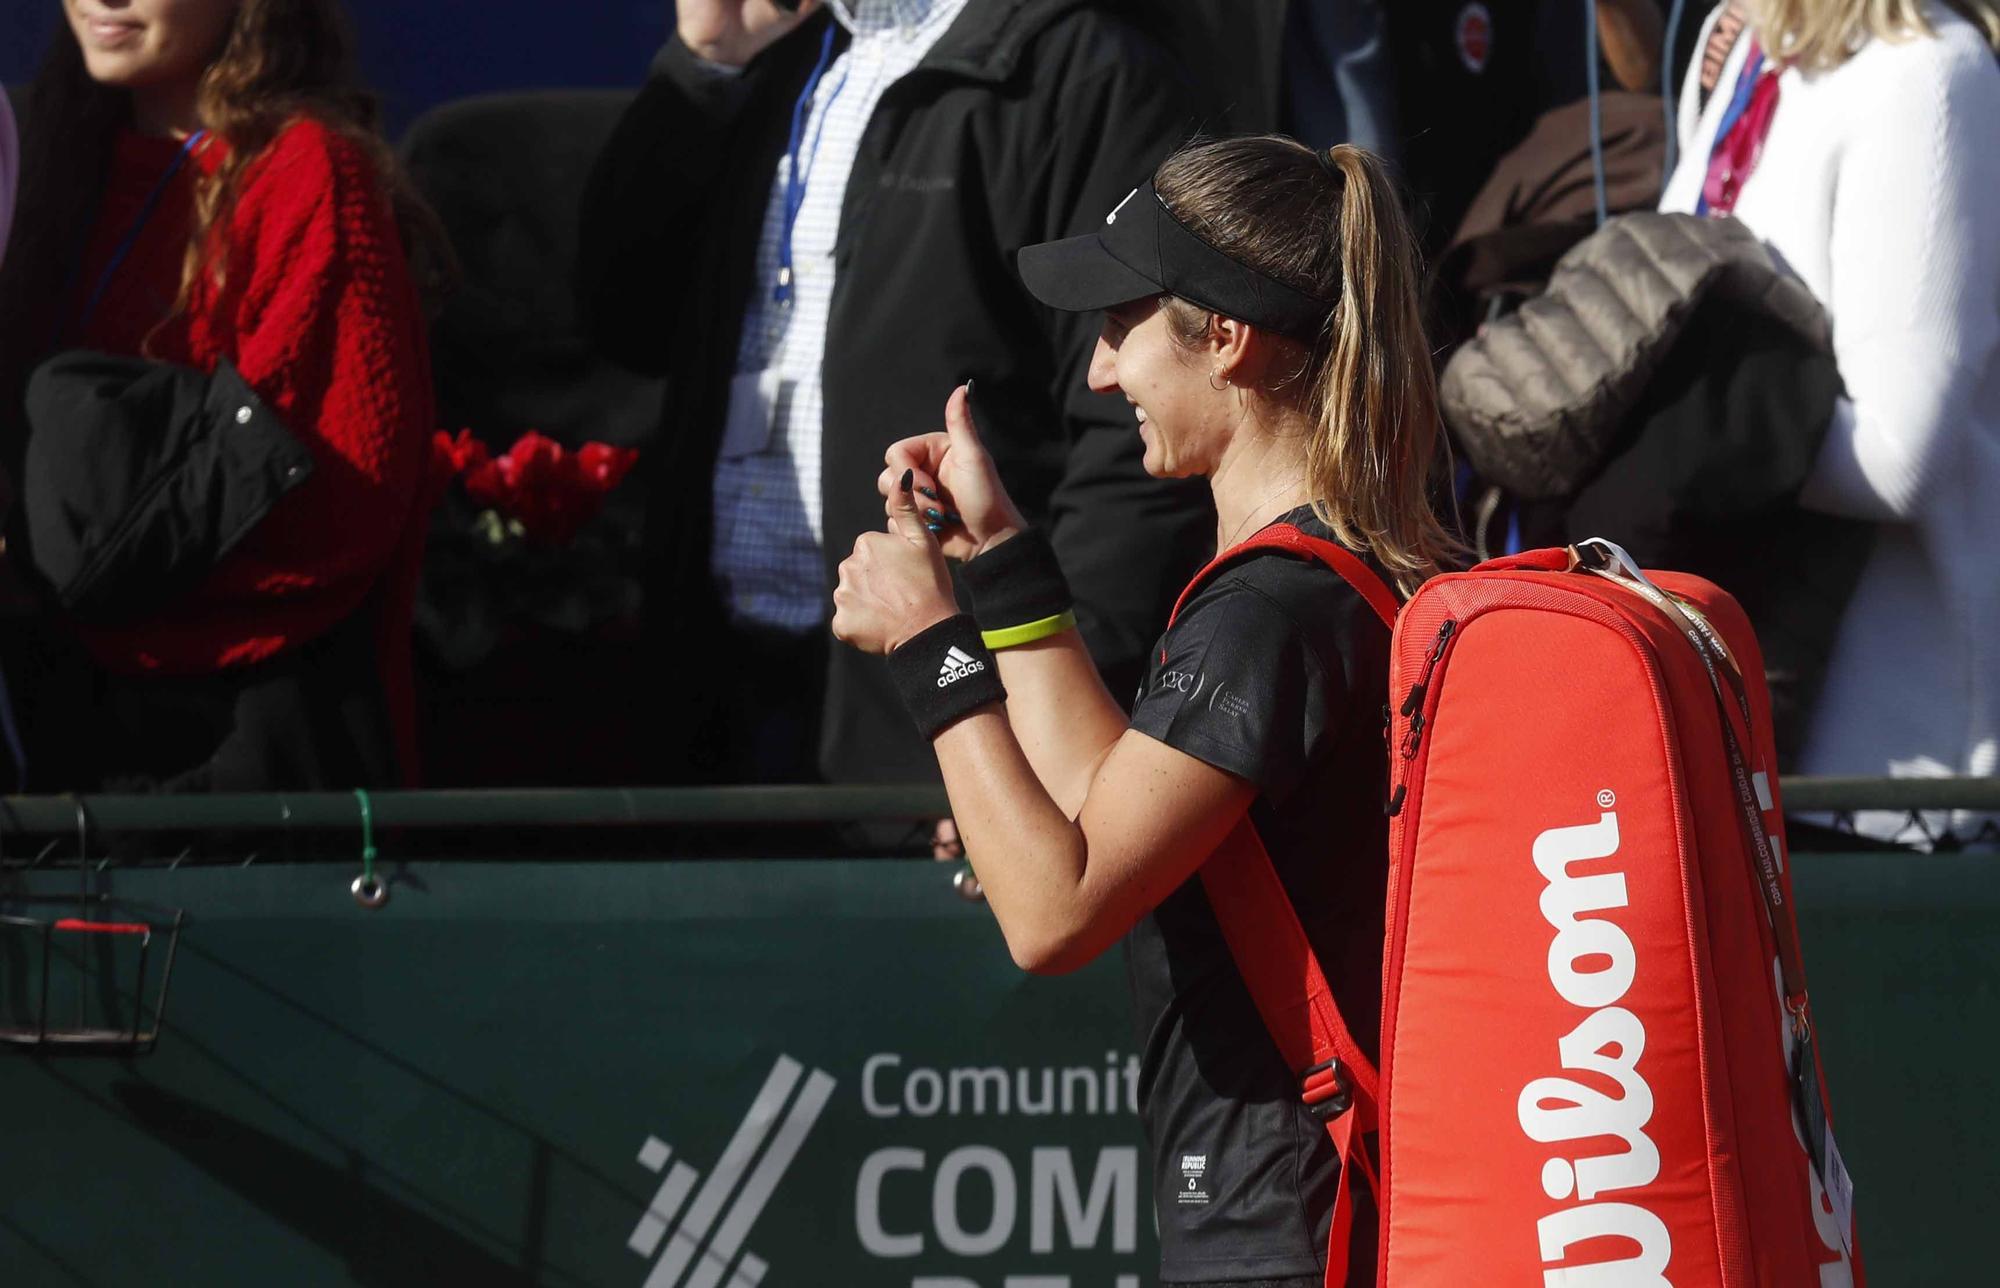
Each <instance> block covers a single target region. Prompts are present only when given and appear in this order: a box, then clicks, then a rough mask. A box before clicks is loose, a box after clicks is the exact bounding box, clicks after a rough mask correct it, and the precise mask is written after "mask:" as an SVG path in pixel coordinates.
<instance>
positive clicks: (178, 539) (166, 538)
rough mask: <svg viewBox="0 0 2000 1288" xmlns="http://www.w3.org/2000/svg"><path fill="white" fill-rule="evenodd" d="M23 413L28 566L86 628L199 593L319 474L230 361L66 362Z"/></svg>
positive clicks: (49, 368)
mask: <svg viewBox="0 0 2000 1288" xmlns="http://www.w3.org/2000/svg"><path fill="white" fill-rule="evenodd" d="M27 412H28V423H29V425H30V427H31V436H30V438H29V440H28V451H27V461H26V466H25V468H24V471H23V477H22V483H23V487H22V494H23V500H24V505H25V510H26V514H27V520H28V537H29V541H30V543H31V549H32V551H33V561H34V565H35V568H36V570H37V571H38V572H40V573H41V575H42V576H43V577H44V578H46V579H47V581H48V583H49V586H50V588H51V589H52V590H53V591H54V593H55V596H56V598H57V600H58V602H60V603H61V605H62V607H63V609H64V610H65V611H66V612H68V613H69V614H70V615H71V616H72V617H75V618H76V619H77V620H79V621H85V622H92V623H120V622H131V621H137V620H140V619H142V618H145V617H146V616H148V615H149V614H151V613H152V612H154V611H155V610H157V609H159V608H160V607H161V606H163V605H165V604H168V603H170V602H172V600H174V599H175V598H176V597H178V596H180V595H182V594H185V593H187V592H188V591H191V590H193V589H194V588H195V587H196V586H198V585H200V584H201V582H202V580H203V579H204V578H205V577H207V575H208V573H209V571H210V570H211V569H213V568H214V567H215V565H216V564H218V563H220V562H221V560H222V557H223V556H224V555H226V554H228V553H229V552H230V551H231V550H232V549H234V548H235V546H236V543H237V542H239V541H241V540H242V539H243V537H244V536H245V535H246V534H248V533H249V531H250V530H251V529H252V528H254V527H255V526H256V525H257V523H258V522H259V521H261V520H262V519H263V518H264V516H265V515H266V514H269V513H270V511H271V507H272V506H274V505H276V504H277V503H278V501H279V499H280V498H282V497H283V496H284V495H285V494H286V493H287V492H289V491H291V490H292V489H293V488H295V487H297V486H298V485H299V484H301V483H304V482H305V481H306V480H307V479H308V478H309V477H311V475H312V468H313V463H312V454H311V453H310V452H308V451H307V450H306V448H305V446H304V444H302V443H300V442H299V440H298V439H297V438H295V437H293V435H292V432H291V431H290V430H289V429H287V428H285V426H284V424H283V423H282V422H280V421H279V420H278V418H277V417H276V416H275V415H273V414H272V413H271V411H270V409H269V408H267V407H266V406H265V405H264V403H263V400H262V399H260V398H258V397H257V395H256V393H255V392H254V391H253V390H252V389H251V388H250V386H249V385H247V384H245V383H244V381H243V378H242V377H241V376H239V375H238V374H237V373H236V368H235V367H234V366H232V365H231V364H230V363H229V361H228V360H227V359H224V360H223V361H221V362H219V363H218V364H217V365H216V368H215V373H214V374H213V375H204V374H202V373H201V372H199V371H194V370H191V369H190V368H187V367H177V366H171V365H169V364H166V363H160V362H148V361H146V360H145V359H143V358H120V357H113V356H111V355H109V354H103V353H90V352H85V351H82V350H77V351H73V352H69V353H61V354H57V355H56V356H55V357H53V358H51V359H49V360H48V361H47V362H45V363H43V364H42V365H41V366H40V367H38V368H37V369H36V370H35V373H34V375H33V377H32V378H31V379H30V381H29V383H28V398H27Z"/></svg>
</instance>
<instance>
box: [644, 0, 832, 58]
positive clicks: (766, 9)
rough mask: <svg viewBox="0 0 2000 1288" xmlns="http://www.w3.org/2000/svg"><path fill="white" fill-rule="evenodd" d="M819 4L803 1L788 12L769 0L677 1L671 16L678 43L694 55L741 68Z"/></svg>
mask: <svg viewBox="0 0 2000 1288" xmlns="http://www.w3.org/2000/svg"><path fill="white" fill-rule="evenodd" d="M819 6H820V0H803V3H801V4H800V5H799V8H798V12H797V13H788V12H786V11H785V10H783V9H781V8H779V7H778V6H777V5H776V4H773V3H772V0H678V3H676V4H675V5H674V18H675V23H676V26H677V27H678V28H679V30H680V37H681V43H682V44H683V45H686V46H687V47H688V49H689V51H690V52H692V53H693V54H694V55H695V56H696V57H698V58H706V59H707V60H708V61H709V62H711V63H720V64H722V65H723V66H724V67H742V66H743V65H745V64H746V63H748V62H749V61H750V60H751V59H753V58H755V57H756V56H757V55H759V54H761V53H763V52H764V51H765V50H766V49H769V48H770V47H771V46H772V45H775V44H777V43H778V41H779V40H781V39H782V38H783V37H784V36H785V34H786V33H787V32H790V31H791V30H792V29H793V28H795V27H797V26H798V25H799V24H800V23H802V22H804V21H805V20H806V19H807V18H810V17H812V15H813V11H814V10H816V9H818V8H819Z"/></svg>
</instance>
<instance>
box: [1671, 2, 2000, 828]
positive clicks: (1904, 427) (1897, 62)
mask: <svg viewBox="0 0 2000 1288" xmlns="http://www.w3.org/2000/svg"><path fill="white" fill-rule="evenodd" d="M1717 12H1718V13H1720V12H1721V10H1720V9H1718V10H1717ZM1930 17H1931V21H1932V24H1933V25H1934V27H1935V28H1936V31H1937V38H1936V39H1928V38H1921V37H1919V38H1916V39H1911V40H1907V41H1903V42H1899V43H1891V42H1888V41H1882V40H1875V41H1871V42H1869V43H1868V44H1867V45H1866V46H1864V47H1863V48H1862V49H1861V50H1860V51H1859V52H1858V53H1856V54H1855V55H1854V56H1853V57H1851V58H1849V59H1848V60H1847V61H1846V62H1845V63H1843V64H1841V65H1840V66H1839V67H1837V68H1835V69H1833V70H1831V71H1826V72H1819V73H1812V74H1807V73H1802V72H1799V71H1798V70H1796V69H1787V70H1786V71H1784V72H1783V73H1782V77H1783V78H1782V80H1781V82H1780V85H1779V102H1778V108H1777V112H1776V114H1775V116H1774V117H1773V119H1772V122H1771V128H1770V134H1769V136H1768V138H1767V139H1766V141H1765V145H1764V153H1763V158H1762V160H1761V161H1760V162H1759V164H1758V166H1757V168H1756V170H1755V171H1754V172H1753V173H1752V174H1751V176H1750V178H1749V179H1748V180H1747V181H1746V182H1745V183H1744V184H1743V187H1742V191H1741V195H1740V197H1739V198H1738V200H1737V204H1736V211H1735V213H1736V215H1737V217H1738V218H1740V219H1741V220H1742V221H1743V222H1744V223H1745V224H1747V225H1749V227H1750V228H1751V229H1752V230H1753V231H1754V232H1756V233H1757V234H1758V236H1760V237H1762V238H1763V239H1764V241H1765V242H1767V243H1768V244H1769V245H1770V246H1771V247H1772V248H1773V249H1775V250H1776V251H1777V252H1778V255H1779V256H1780V257H1781V258H1782V259H1783V260H1784V261H1785V262H1786V263H1788V264H1789V265H1790V266H1791V267H1792V269H1793V270H1794V271H1795V272H1797V273H1798V274H1799V276H1800V277H1801V278H1803V279H1804V281H1805V283H1806V284H1807V285H1808V286H1809V287H1811V288H1812V291H1813V293H1814V294H1815V295H1817V296H1818V297H1819V299H1820V301H1821V302H1822V303H1823V304H1825V305H1826V308H1827V311H1828V313H1829V314H1830V315H1831V316H1832V319H1833V339H1834V351H1835V356H1836V358H1837V360H1838V361H1839V364H1840V374H1841V378H1842V380H1843V381H1845V382H1846V386H1847V397H1846V398H1843V399H1842V400H1841V401H1840V403H1839V405H1838V406H1837V407H1836V409H1835V411H1834V416H1833V423H1832V425H1831V427H1830V428H1829V430H1828V433H1827V440H1826V445H1825V447H1824V448H1823V449H1822V451H1821V454H1820V458H1819V461H1818V464H1817V466H1816V468H1815V470H1814V473H1813V476H1812V478H1811V480H1810V481H1809V482H1808V484H1807V486H1806V490H1805V494H1804V497H1803V501H1804V503H1805V504H1806V505H1808V506H1810V507H1812V508H1813V509H1816V510H1822V511H1825V512H1827V513H1830V514H1839V515H1846V516H1849V517H1855V518H1862V519H1869V520H1873V521H1875V522H1877V523H1880V524H1881V525H1882V530H1881V535H1880V539H1879V542H1878V545H1877V548H1876V550H1875V553H1874V555H1873V557H1872V559H1871V560H1870V562H1869V564H1868V566H1867V568H1866V570H1865V571H1864V573H1863V575H1862V578H1861V584H1860V586H1859V588H1858V589H1857V590H1856V591H1855V594H1854V598H1853V600H1852V601H1851V603H1850V604H1849V606H1848V609H1847V615H1846V617H1845V619H1844V620H1843V621H1842V623H1841V627H1840V634H1839V638H1838V640H1837V641H1836V644H1835V647H1834V652H1833V656H1832V659H1831V662H1830V664H1829V667H1828V672H1827V678H1826V687H1825V690H1824V691H1823V693H1822V694H1821V697H1820V700H1819V705H1818V707H1817V709H1816V710H1815V712H1814V714H1813V716H1812V722H1811V726H1810V728H1809V730H1808V731H1807V738H1806V744H1805V749H1804V753H1803V756H1802V761H1801V764H1800V769H1801V771H1802V772H1804V773H1808V774H1866V775H1880V774H1892V775H1897V776H1934V775H1948V774H1971V775H1990V774H1993V773H1995V772H1996V770H2000V63H1996V61H1995V58H1994V55H1993V51H1992V49H1991V48H1990V47H1989V46H1988V45H1987V44H1986V43H1985V41H1984V39H1983V38H1982V37H1981V35H1980V33H1979V31H1978V29H1977V28H1975V27H1973V26H1972V25H1971V24H1970V23H1968V22H1966V21H1964V20H1963V19H1961V18H1959V17H1958V16H1957V15H1956V14H1954V13H1952V12H1950V11H1949V10H1946V9H1944V8H1943V7H1942V6H1939V5H1935V4H1933V5H1932V6H1931V13H1930ZM1710 21H1711V23H1712V22H1713V21H1714V19H1712V18H1711V20H1710ZM1749 44H1750V41H1749V40H1748V39H1747V38H1745V39H1742V40H1739V41H1738V42H1737V44H1736V48H1735V50H1734V51H1733V53H1732V54H1731V56H1730V59H1729V62H1728V65H1727V66H1726V67H1725V68H1724V69H1723V73H1722V77H1721V79H1720V80H1719V81H1718V82H1717V86H1716V89H1715V92H1714V94H1713V96H1712V97H1711V99H1710V101H1709V103H1708V105H1707V108H1706V110H1703V111H1700V112H1698V113H1697V112H1696V110H1695V107H1696V102H1697V99H1696V95H1697V93H1698V90H1697V81H1696V77H1697V76H1698V75H1699V72H1700V66H1699V62H1697V64H1696V66H1695V67H1694V68H1693V69H1691V71H1690V73H1689V77H1688V82H1687V85H1686V87H1685V88H1684V90H1683V96H1684V97H1683V104H1682V106H1683V110H1682V113H1681V121H1680V127H1681V128H1680V137H1681V149H1682V152H1681V161H1680V164H1679V167H1678V168H1677V169H1676V170H1675V172H1674V174H1673V177H1672V179H1671V180H1670V181H1669V182H1668V184H1667V189H1666V193H1665V196H1664V197H1663V199H1662V201H1661V203H1660V204H1661V208H1662V209H1664V210H1675V211H1691V210H1693V209H1694V206H1695V201H1696V199H1697V197H1698V196H1699V195H1700V191H1701V184H1702V179H1703V177H1704V175H1705V174H1706V172H1707V165H1708V157H1709V152H1710V149H1711V147H1712V145H1713V142H1714V137H1715V130H1716V125H1717V123H1718V121H1719V119H1720V117H1721V115H1722V112H1723V108H1724V106H1725V105H1726V103H1727V100H1728V99H1729V96H1730V91H1731V89H1732V88H1733V87H1734V86H1735V84H1736V77H1737V73H1738V72H1739V70H1740V69H1741V68H1742V65H1743V61H1744V58H1745V56H1746V55H1747V53H1748V48H1749ZM1862 821H1863V826H1864V829H1865V830H1870V831H1877V832H1880V831H1885V830H1890V829H1892V828H1893V826H1894V823H1895V820H1892V819H1888V818H1880V819H1871V818H1864V819H1863V820H1862ZM1961 821H1963V820H1961Z"/></svg>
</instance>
